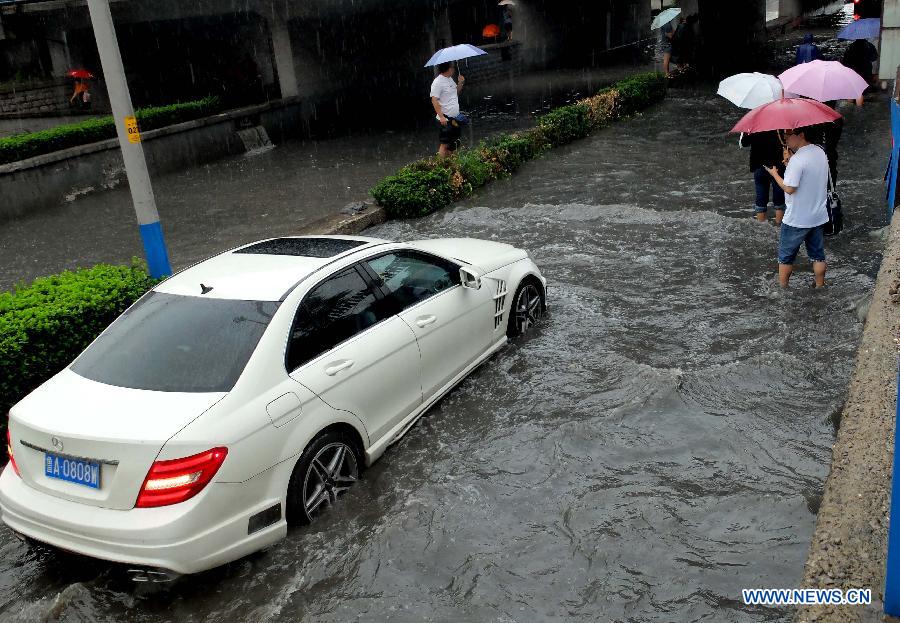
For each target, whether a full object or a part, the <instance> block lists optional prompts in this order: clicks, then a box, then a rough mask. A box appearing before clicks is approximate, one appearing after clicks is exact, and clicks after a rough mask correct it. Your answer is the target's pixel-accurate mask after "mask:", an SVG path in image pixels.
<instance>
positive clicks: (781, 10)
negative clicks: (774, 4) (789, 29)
mask: <svg viewBox="0 0 900 623" xmlns="http://www.w3.org/2000/svg"><path fill="white" fill-rule="evenodd" d="M801 15H803V3H802V2H801V0H779V2H778V18H779V19H780V18H782V17H788V18H790V19H794V18H795V17H800V16H801Z"/></svg>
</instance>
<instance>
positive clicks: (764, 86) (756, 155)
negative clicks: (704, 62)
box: [717, 72, 787, 225]
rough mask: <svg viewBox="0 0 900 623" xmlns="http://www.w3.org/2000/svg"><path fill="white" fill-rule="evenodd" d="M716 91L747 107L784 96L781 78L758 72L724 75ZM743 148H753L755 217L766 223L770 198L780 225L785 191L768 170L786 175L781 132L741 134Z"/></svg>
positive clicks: (776, 219) (751, 154)
mask: <svg viewBox="0 0 900 623" xmlns="http://www.w3.org/2000/svg"><path fill="white" fill-rule="evenodd" d="M717 94H718V95H721V96H722V97H724V98H725V99H727V100H728V101H729V102H731V103H732V104H734V105H735V106H739V107H740V108H748V109H752V108H756V107H758V106H762V105H763V104H769V103H771V102H774V101H776V100H779V99H781V98H782V97H784V95H785V94H784V87H783V86H782V84H781V80H779V79H778V78H776V77H775V76H772V75H769V74H761V73H759V72H753V73H744V74H736V75H734V76H730V77H728V78H725V79H724V80H723V81H722V82H720V83H719V90H718V92H717ZM741 147H749V148H750V171H751V172H752V173H753V183H754V186H755V187H756V203H755V205H754V208H753V212H754V216H755V217H756V219H757V220H758V221H760V222H761V223H764V222H766V220H767V218H768V210H769V197H771V198H772V204H773V205H774V208H775V224H776V225H780V224H781V220H782V218H783V217H784V213H785V210H786V209H787V207H786V201H785V196H784V190H782V188H781V187H780V186H779V185H778V184H777V183H776V182H775V180H774V178H773V177H772V176H771V175H770V174H769V172H768V170H767V169H766V167H771V166H774V167H777V170H778V172H779V174H780V175H784V171H785V166H784V160H785V154H784V146H783V145H782V143H781V139H780V138H779V136H778V132H775V131H771V132H757V133H753V134H741Z"/></svg>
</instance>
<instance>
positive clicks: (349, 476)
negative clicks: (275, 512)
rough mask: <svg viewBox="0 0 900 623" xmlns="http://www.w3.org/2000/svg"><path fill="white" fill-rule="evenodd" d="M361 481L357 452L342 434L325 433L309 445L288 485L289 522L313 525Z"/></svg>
mask: <svg viewBox="0 0 900 623" xmlns="http://www.w3.org/2000/svg"><path fill="white" fill-rule="evenodd" d="M357 480H359V464H358V462H357V457H356V452H355V450H354V449H353V447H352V446H351V445H350V443H349V442H348V441H347V440H346V439H345V438H344V437H343V436H342V435H340V434H337V433H326V434H325V435H322V436H320V437H318V438H316V439H315V440H313V442H312V443H310V444H309V446H308V447H307V449H306V451H305V452H304V453H303V455H302V456H301V457H300V460H299V461H298V462H297V465H296V467H295V468H294V473H293V474H292V475H291V482H290V484H289V485H288V499H287V520H288V523H291V524H308V523H311V522H312V521H313V520H314V519H315V518H316V517H317V516H318V515H320V514H321V513H322V512H323V511H325V510H326V509H327V508H328V507H330V506H331V505H332V504H334V503H335V502H337V499H338V497H340V496H341V495H343V494H344V493H346V492H347V490H348V489H349V488H350V487H351V486H352V485H353V483H355V482H356V481H357Z"/></svg>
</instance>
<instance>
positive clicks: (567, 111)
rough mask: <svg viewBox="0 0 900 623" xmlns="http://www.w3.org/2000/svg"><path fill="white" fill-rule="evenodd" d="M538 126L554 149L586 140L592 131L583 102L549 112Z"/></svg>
mask: <svg viewBox="0 0 900 623" xmlns="http://www.w3.org/2000/svg"><path fill="white" fill-rule="evenodd" d="M538 126H539V127H540V128H541V130H543V132H544V136H546V137H547V140H548V141H550V144H551V145H552V146H553V147H559V146H560V145H566V144H568V143H571V142H572V141H574V140H577V139H579V138H584V137H585V136H587V135H588V134H589V133H590V131H591V128H590V124H589V123H588V109H587V106H585V105H584V104H583V103H581V102H579V103H577V104H572V105H570V106H562V107H561V108H557V109H556V110H553V111H550V112H548V113H547V114H546V115H544V116H543V117H541V118H540V119H539V120H538Z"/></svg>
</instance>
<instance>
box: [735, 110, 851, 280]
mask: <svg viewBox="0 0 900 623" xmlns="http://www.w3.org/2000/svg"><path fill="white" fill-rule="evenodd" d="M838 118H840V115H839V114H838V113H837V112H835V111H834V110H832V109H831V108H829V107H828V106H826V105H824V104H822V103H820V102H816V101H813V100H805V99H781V100H777V101H775V102H772V103H771V104H766V105H764V106H760V107H759V108H756V109H754V110H752V111H750V112H749V113H747V114H746V115H745V116H744V117H743V118H742V119H741V120H740V121H738V123H737V124H736V125H735V126H734V128H733V129H732V132H748V133H757V132H766V131H771V130H783V131H784V135H785V141H786V143H787V146H788V149H789V150H790V151H791V153H792V155H791V157H790V159H789V160H788V163H787V168H786V170H785V172H784V177H782V176H781V175H780V174H779V172H778V168H777V167H775V166H767V167H766V170H767V171H768V172H769V175H771V176H772V178H773V179H774V180H775V182H776V183H777V184H778V186H779V187H780V188H781V189H782V190H783V191H784V193H785V203H786V209H785V213H784V217H783V218H782V221H781V235H780V237H779V241H778V281H779V283H780V284H781V286H782V287H785V288H786V287H787V286H788V283H789V281H790V278H791V274H792V273H793V271H794V262H795V260H796V259H797V253H798V252H799V250H800V247H801V246H805V247H806V255H807V256H808V257H809V260H810V261H811V262H812V263H813V274H814V276H815V284H816V287H817V288H821V287H824V286H825V272H826V270H827V264H826V262H825V232H824V230H823V226H824V225H826V224H827V223H828V222H829V221H830V216H829V212H828V187H829V168H828V158H827V156H826V155H825V151H824V150H823V149H822V148H821V147H819V146H818V145H814V144H812V143H811V142H810V140H809V138H808V136H807V134H808V133H809V132H810V130H809V126H812V125H816V124H820V123H826V122H829V121H834V120H835V119H838Z"/></svg>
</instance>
